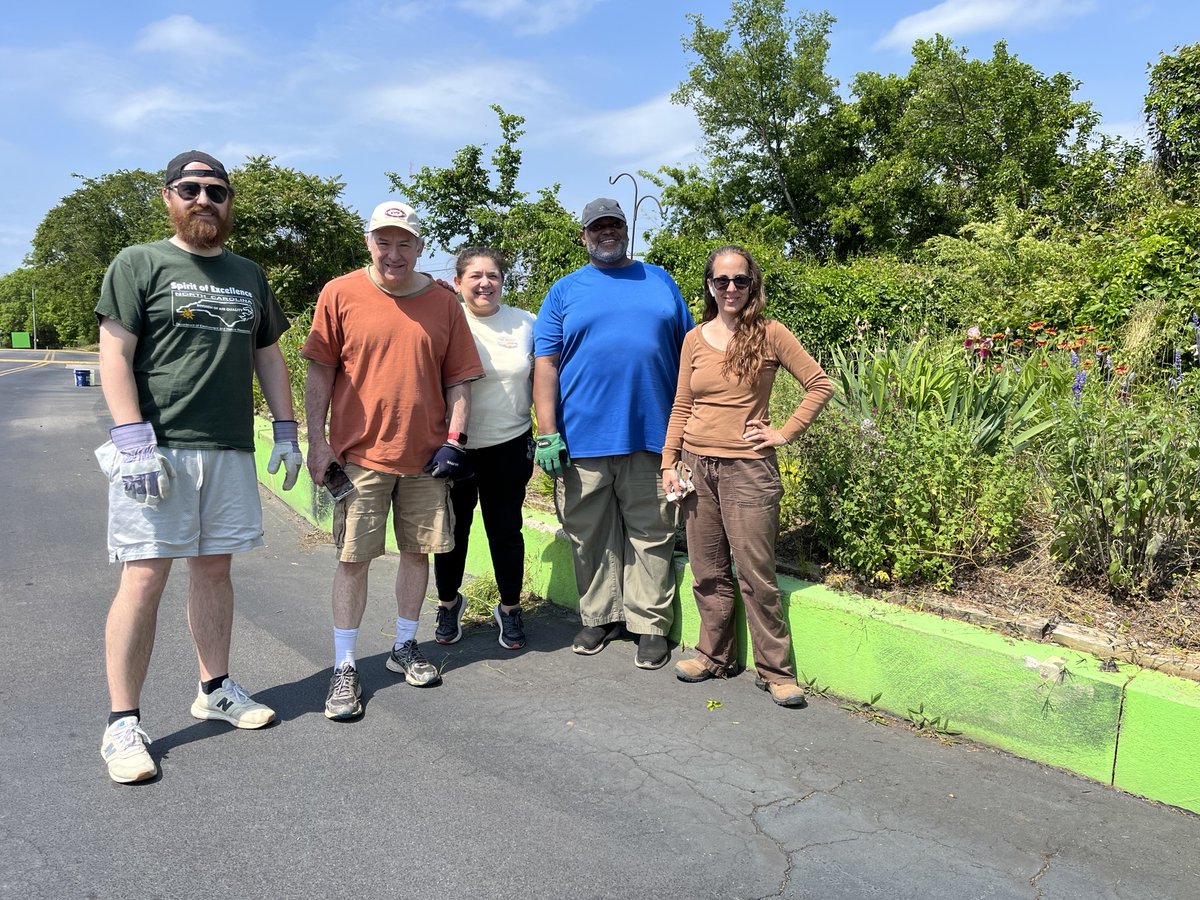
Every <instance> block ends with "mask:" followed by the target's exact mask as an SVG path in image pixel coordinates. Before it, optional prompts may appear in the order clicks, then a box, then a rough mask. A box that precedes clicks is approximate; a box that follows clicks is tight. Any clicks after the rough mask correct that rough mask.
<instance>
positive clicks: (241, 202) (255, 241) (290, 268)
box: [229, 156, 368, 316]
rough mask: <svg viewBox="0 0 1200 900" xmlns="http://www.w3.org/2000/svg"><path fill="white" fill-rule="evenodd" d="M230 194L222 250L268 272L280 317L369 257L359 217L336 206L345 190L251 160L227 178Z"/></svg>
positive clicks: (265, 159)
mask: <svg viewBox="0 0 1200 900" xmlns="http://www.w3.org/2000/svg"><path fill="white" fill-rule="evenodd" d="M229 177H230V180H231V181H232V183H233V186H234V189H235V190H236V192H237V194H236V198H235V202H234V226H233V233H232V234H231V235H230V236H229V249H230V250H232V251H233V252H234V253H238V254H240V255H242V256H245V257H248V258H250V259H252V260H254V261H255V262H256V263H258V264H259V265H260V266H262V267H263V269H264V270H265V271H266V273H267V279H268V281H270V283H271V288H272V289H273V290H274V291H275V295H276V297H278V299H279V303H280V305H281V306H283V309H284V312H286V313H287V314H288V315H289V316H296V315H299V314H300V313H302V312H304V311H305V310H306V309H308V308H310V307H311V306H312V305H313V304H314V303H316V301H317V294H319V293H320V291H321V287H322V286H323V285H324V284H325V282H327V281H329V280H330V279H331V278H336V277H337V276H339V275H344V274H345V273H346V272H348V271H350V270H351V269H354V268H356V267H358V266H362V265H365V264H366V262H367V259H368V254H367V250H366V245H365V243H364V241H363V226H364V223H363V219H362V217H361V216H359V215H358V213H356V212H354V211H353V210H350V209H348V208H347V207H346V206H345V205H343V201H342V192H343V191H344V190H345V188H346V185H345V183H344V182H342V181H340V180H338V179H337V178H322V177H320V176H318V175H309V174H307V173H305V172H300V171H298V170H296V169H292V168H287V167H284V166H279V165H276V164H275V163H274V162H273V161H272V157H270V156H252V157H250V158H249V159H248V160H247V161H246V163H245V165H242V166H238V167H237V168H235V169H234V170H233V171H232V172H230V174H229Z"/></svg>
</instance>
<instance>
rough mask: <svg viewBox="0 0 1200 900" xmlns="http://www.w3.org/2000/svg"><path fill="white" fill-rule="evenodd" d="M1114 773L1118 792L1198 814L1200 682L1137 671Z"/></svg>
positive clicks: (1129, 692) (1199, 786)
mask: <svg viewBox="0 0 1200 900" xmlns="http://www.w3.org/2000/svg"><path fill="white" fill-rule="evenodd" d="M1113 774H1114V778H1113V782H1112V783H1113V784H1115V785H1116V786H1117V787H1119V788H1121V789H1122V790H1126V791H1129V792H1131V793H1134V794H1142V795H1143V796H1146V797H1153V798H1154V799H1156V800H1162V801H1164V802H1166V803H1170V804H1173V805H1175V806H1182V807H1184V808H1185V809H1190V810H1192V811H1193V812H1200V684H1197V683H1196V682H1194V681H1189V680H1187V679H1185V678H1175V677H1173V676H1170V675H1164V674H1162V673H1161V672H1152V671H1148V670H1140V671H1138V673H1137V675H1136V677H1134V678H1133V680H1132V681H1130V683H1129V689H1128V690H1127V692H1126V695H1125V709H1124V713H1123V715H1122V717H1121V736H1120V745H1119V748H1118V752H1117V763H1116V766H1115V767H1114V770H1113Z"/></svg>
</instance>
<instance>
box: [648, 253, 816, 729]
mask: <svg viewBox="0 0 1200 900" xmlns="http://www.w3.org/2000/svg"><path fill="white" fill-rule="evenodd" d="M704 287H705V292H704V293H705V300H704V316H703V320H702V322H701V324H700V326H699V327H697V328H694V329H692V330H691V331H690V332H689V333H688V335H687V338H686V339H685V340H684V342H683V350H682V354H681V357H680V361H679V385H678V388H677V390H676V394H675V404H674V406H673V407H672V409H671V420H670V423H669V425H668V426H667V438H666V445H665V446H664V447H663V458H662V486H663V491H664V492H666V493H667V494H671V493H674V494H675V495H676V496H679V495H681V494H682V493H684V491H685V490H686V489H687V485H686V484H684V483H681V479H680V472H679V470H678V469H677V467H676V464H677V463H679V462H680V461H682V463H683V467H685V468H683V471H684V475H685V479H684V481H686V480H687V478H686V476H687V474H688V470H690V480H691V482H692V483H694V486H695V491H694V493H693V492H688V493H687V495H686V496H684V497H683V499H682V500H681V503H682V505H683V510H684V515H685V517H686V523H687V541H688V555H689V558H690V560H691V565H692V576H693V579H694V593H695V596H696V606H697V607H698V608H699V610H700V639H699V642H698V643H697V646H696V656H695V657H693V658H692V659H685V660H682V661H681V662H679V663H677V664H676V666H675V674H676V675H677V676H678V677H679V679H680V680H681V681H688V682H697V681H705V680H707V679H709V678H714V677H725V676H727V675H728V674H729V672H730V670H731V669H732V668H733V666H734V663H735V660H734V653H735V652H736V638H735V632H734V623H733V611H734V591H733V578H734V575H733V569H734V567H736V569H737V580H738V587H739V588H740V590H741V595H742V602H743V604H744V606H745V608H746V621H747V625H748V626H749V629H750V639H751V641H752V643H753V647H754V666H755V668H756V669H757V672H758V675H757V678H756V679H755V684H757V685H758V686H759V687H760V688H762V689H763V690H764V691H768V692H769V693H770V695H771V699H772V700H774V701H775V702H776V703H777V704H779V705H780V706H803V705H804V702H805V701H804V691H803V690H802V689H801V688H800V686H799V684H797V682H796V671H795V668H794V667H793V666H792V663H791V637H790V635H789V634H788V626H787V621H786V620H785V619H784V617H783V609H782V606H781V604H780V600H779V584H778V582H777V581H776V576H775V542H776V539H777V538H778V536H779V503H780V500H781V499H782V497H783V485H782V483H781V482H780V478H779V466H778V464H777V463H776V461H775V448H776V447H779V446H781V445H783V444H785V443H787V442H788V441H790V440H792V439H793V438H795V437H796V436H797V435H799V434H800V433H801V432H802V431H804V429H806V428H807V427H808V426H809V425H811V424H812V422H813V420H814V419H815V418H816V417H817V414H818V413H819V412H820V411H821V410H822V409H823V408H824V407H825V404H826V403H828V402H829V399H830V398H831V397H832V396H833V384H832V382H830V380H829V376H827V375H826V374H825V372H824V370H823V369H822V368H821V367H820V365H818V363H817V362H816V360H814V359H813V358H812V357H811V356H809V355H808V353H807V352H806V351H805V350H804V348H803V347H801V346H800V343H799V341H797V340H796V338H795V337H793V336H792V334H791V332H789V331H788V330H787V328H785V327H784V326H783V325H781V324H780V323H779V322H776V321H774V320H771V319H767V318H766V317H765V316H764V315H763V310H764V309H765V307H766V297H765V296H764V294H763V285H762V272H761V271H760V269H759V267H758V264H757V263H756V262H755V261H754V258H753V257H752V256H751V255H750V254H749V252H747V251H746V250H745V249H743V248H742V247H737V246H725V247H720V248H718V249H716V250H714V251H713V252H712V254H711V255H710V256H709V257H708V263H707V265H706V266H705V271H704ZM781 366H782V367H783V368H784V369H786V370H787V371H788V372H790V373H791V374H792V375H793V376H795V378H796V380H797V381H799V382H800V384H801V385H803V387H804V391H805V394H804V399H803V401H802V402H801V404H800V405H799V406H798V407H797V408H796V410H795V412H793V413H792V416H791V418H789V419H788V420H787V422H785V423H784V424H783V425H782V426H780V428H778V429H776V428H774V427H772V425H771V422H770V413H769V401H770V397H771V386H772V384H774V381H775V373H776V372H777V371H778V370H779V368H780V367H781ZM681 457H682V459H681Z"/></svg>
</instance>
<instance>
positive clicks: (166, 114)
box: [74, 86, 223, 131]
mask: <svg viewBox="0 0 1200 900" xmlns="http://www.w3.org/2000/svg"><path fill="white" fill-rule="evenodd" d="M74 105H75V107H76V108H77V110H78V111H79V112H80V113H82V114H83V115H85V116H87V117H88V118H92V119H95V120H97V121H99V122H100V123H102V124H104V125H107V126H108V127H109V128H112V129H115V130H117V131H135V130H138V129H142V128H146V127H149V126H151V125H154V124H156V123H159V122H171V123H174V124H176V125H178V124H180V123H183V122H190V121H192V120H194V119H195V118H196V117H197V116H201V115H203V114H205V113H208V112H211V111H213V110H217V109H222V108H223V106H222V104H220V103H218V102H217V101H216V100H207V101H206V100H204V99H202V98H200V97H197V96H196V95H195V93H193V92H190V91H183V90H179V89H178V88H173V87H165V86H158V87H149V88H144V89H142V90H137V91H131V92H129V93H118V92H116V91H113V90H112V89H109V90H108V91H103V90H89V91H86V92H84V93H82V94H81V95H80V96H78V97H77V98H76V99H75V102H74Z"/></svg>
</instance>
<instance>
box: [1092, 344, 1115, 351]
mask: <svg viewBox="0 0 1200 900" xmlns="http://www.w3.org/2000/svg"><path fill="white" fill-rule="evenodd" d="M1096 349H1097V350H1099V351H1100V352H1101V353H1107V352H1108V351H1109V350H1111V349H1112V344H1097V345H1096Z"/></svg>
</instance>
